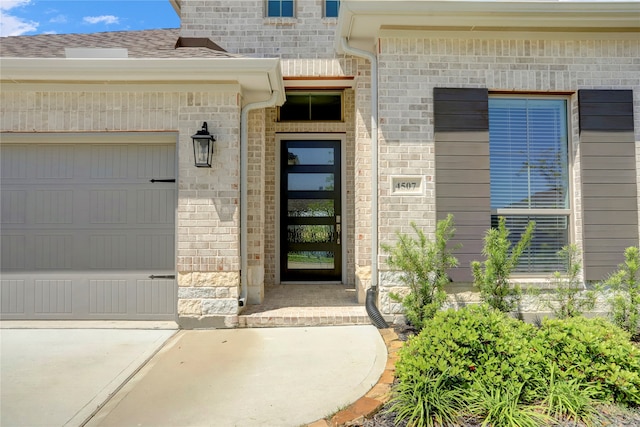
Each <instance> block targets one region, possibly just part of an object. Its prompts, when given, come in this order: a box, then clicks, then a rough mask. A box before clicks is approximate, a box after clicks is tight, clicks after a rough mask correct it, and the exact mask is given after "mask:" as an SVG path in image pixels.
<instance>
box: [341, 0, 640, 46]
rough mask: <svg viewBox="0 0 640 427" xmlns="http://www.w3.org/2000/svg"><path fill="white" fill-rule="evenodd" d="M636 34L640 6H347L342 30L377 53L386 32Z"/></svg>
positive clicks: (376, 0) (549, 0) (355, 0)
mask: <svg viewBox="0 0 640 427" xmlns="http://www.w3.org/2000/svg"><path fill="white" fill-rule="evenodd" d="M390 29H391V30H412V29H413V30H426V31H439V30H445V31H447V30H451V31H464V32H473V31H485V30H486V31H501V32H518V31H525V32H529V33H531V32H536V31H540V32H552V33H553V32H555V33H561V32H572V33H574V34H585V33H609V34H611V33H634V34H636V35H638V36H640V0H633V1H584V0H582V1H572V0H566V1H558V0H534V1H530V0H494V1H487V0H484V1H473V0H436V1H429V0H413V1H402V0H401V1H388V0H387V1H381V0H343V1H342V2H341V6H340V14H339V17H338V25H337V30H336V38H337V39H336V44H335V46H336V49H337V50H338V52H339V53H341V52H342V50H341V47H340V39H341V38H345V37H346V38H347V39H348V40H349V44H350V45H351V46H353V47H357V48H360V49H365V50H368V51H374V48H375V44H376V39H377V37H378V36H379V34H380V32H381V31H382V30H390Z"/></svg>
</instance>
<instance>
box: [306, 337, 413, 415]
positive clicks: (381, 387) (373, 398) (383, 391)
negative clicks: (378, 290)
mask: <svg viewBox="0 0 640 427" xmlns="http://www.w3.org/2000/svg"><path fill="white" fill-rule="evenodd" d="M380 335H381V336H382V339H383V340H384V343H385V345H386V346H387V364H386V365H385V368H384V371H383V372H382V375H380V378H379V379H378V382H377V383H376V385H374V386H373V387H372V388H371V390H369V392H367V394H365V395H364V396H362V397H361V398H360V399H358V400H356V401H355V402H354V403H352V404H351V405H349V406H348V407H346V408H345V409H342V410H340V411H339V412H338V413H336V414H335V415H333V416H332V417H331V418H322V419H320V420H318V421H315V422H313V423H311V424H307V426H306V427H349V426H355V425H360V424H361V423H362V422H364V420H366V419H367V418H370V417H372V416H374V415H375V414H376V413H377V412H378V411H379V410H380V409H381V408H382V406H383V405H384V404H385V403H387V402H388V401H389V399H390V398H391V386H392V384H393V380H394V378H395V371H396V360H397V359H398V355H397V353H398V350H399V349H400V348H401V347H402V345H403V342H402V341H400V339H399V338H398V335H397V334H396V332H395V331H394V330H393V328H387V329H380Z"/></svg>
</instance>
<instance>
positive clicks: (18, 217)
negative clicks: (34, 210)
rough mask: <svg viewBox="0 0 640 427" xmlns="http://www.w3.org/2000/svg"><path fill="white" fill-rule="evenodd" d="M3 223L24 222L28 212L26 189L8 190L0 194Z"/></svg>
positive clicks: (0, 220)
mask: <svg viewBox="0 0 640 427" xmlns="http://www.w3.org/2000/svg"><path fill="white" fill-rule="evenodd" d="M0 203H1V204H2V209H1V211H0V214H1V215H2V217H1V218H0V222H1V223H2V224H24V223H25V222H26V217H27V216H26V213H27V209H26V206H27V192H26V191H24V190H7V191H3V192H2V194H0Z"/></svg>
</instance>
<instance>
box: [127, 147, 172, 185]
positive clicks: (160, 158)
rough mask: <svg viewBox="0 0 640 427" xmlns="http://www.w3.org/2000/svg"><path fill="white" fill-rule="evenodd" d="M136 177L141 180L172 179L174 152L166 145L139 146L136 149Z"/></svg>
mask: <svg viewBox="0 0 640 427" xmlns="http://www.w3.org/2000/svg"><path fill="white" fill-rule="evenodd" d="M135 158H136V159H137V164H136V176H137V177H138V178H139V179H142V180H150V179H153V178H155V179H163V178H173V177H174V176H175V173H174V170H175V161H176V158H175V150H174V149H173V147H170V146H167V145H139V146H137V147H136V157H135Z"/></svg>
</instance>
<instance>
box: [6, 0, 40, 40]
mask: <svg viewBox="0 0 640 427" xmlns="http://www.w3.org/2000/svg"><path fill="white" fill-rule="evenodd" d="M29 2H30V0H1V2H0V37H7V36H20V35H22V34H25V33H28V32H31V31H35V30H36V29H37V28H38V25H39V23H38V22H35V21H28V20H26V19H22V18H19V17H17V16H14V15H11V14H8V13H5V12H6V11H9V10H11V9H14V8H16V7H20V6H26V5H28V4H29Z"/></svg>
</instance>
